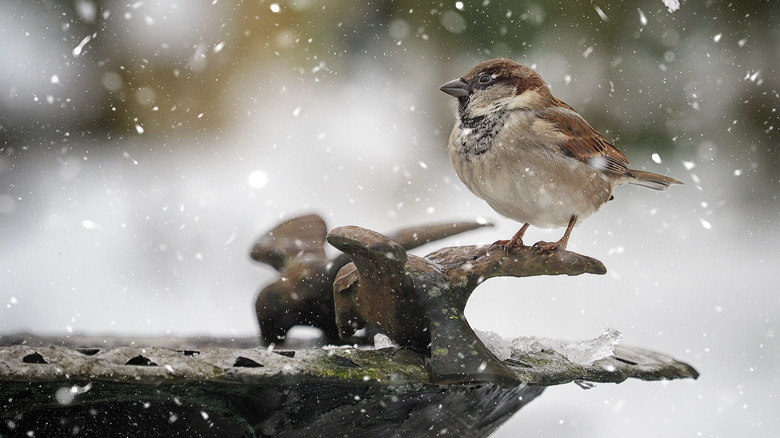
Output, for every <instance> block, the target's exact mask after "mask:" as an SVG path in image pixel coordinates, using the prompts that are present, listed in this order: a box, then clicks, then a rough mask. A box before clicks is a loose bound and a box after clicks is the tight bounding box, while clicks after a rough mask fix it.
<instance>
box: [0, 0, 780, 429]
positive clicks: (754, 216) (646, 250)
mask: <svg viewBox="0 0 780 438" xmlns="http://www.w3.org/2000/svg"><path fill="white" fill-rule="evenodd" d="M666 3H669V4H673V3H675V2H673V1H667V2H666ZM671 9H674V8H669V7H667V5H666V4H665V3H664V2H662V1H661V0H643V1H636V2H635V1H622V2H619V1H613V2H608V1H564V0H561V1H558V2H542V1H528V2H525V1H497V0H484V1H476V2H467V1H462V2H456V1H446V2H438V1H436V2H426V1H422V2H421V1H411V0H409V1H395V2H379V1H373V2H372V1H368V2H339V1H335V0H332V1H314V0H290V1H282V0H279V1H258V0H252V1H239V0H192V1H182V0H156V1H153V0H149V1H119V0H48V1H45V0H40V1H32V0H19V1H14V0H3V1H2V2H0V53H2V54H3V61H2V63H1V64H0V65H1V66H2V67H0V235H1V236H2V240H0V245H2V246H0V304H1V306H0V332H2V333H11V332H17V331H31V332H34V333H37V334H54V335H61V336H68V335H69V334H77V333H85V334H96V335H99V334H145V335H157V336H161V337H162V336H179V335H199V334H205V335H215V336H252V335H255V334H256V333H257V328H256V326H255V324H256V322H255V316H254V311H253V303H254V299H255V295H256V293H257V290H258V288H259V287H260V286H261V285H262V284H264V283H266V282H268V281H270V279H271V278H272V276H273V272H272V271H271V270H270V268H268V267H265V266H261V265H259V264H256V263H253V262H251V261H250V260H249V257H248V252H249V249H250V247H251V246H252V244H253V243H254V240H255V239H256V238H257V237H258V236H259V235H260V234H261V233H263V232H265V230H267V229H269V228H271V227H273V226H274V225H276V224H277V223H278V222H279V221H281V220H284V219H288V218H290V217H292V216H295V215H298V214H301V213H308V212H318V213H320V214H321V215H323V216H324V217H325V218H326V220H327V222H328V225H329V227H335V226H340V225H347V224H355V225H360V226H363V227H367V228H372V229H375V230H377V231H389V230H392V229H395V228H398V227H401V226H409V225H414V224H421V223H427V222H441V221H448V220H462V219H474V218H476V217H482V218H485V219H487V220H490V221H492V222H494V223H495V224H496V225H497V227H496V228H492V229H487V230H484V231H479V232H474V233H470V234H464V235H461V236H458V237H456V238H451V239H449V240H447V241H443V242H440V243H438V244H435V245H429V246H428V247H423V248H421V249H420V250H419V251H417V252H418V253H420V254H425V253H427V252H429V251H431V250H433V249H435V248H437V247H439V246H442V245H455V244H474V243H489V242H492V241H494V240H496V239H499V238H509V237H510V236H511V235H512V234H513V233H514V232H515V231H516V230H517V227H518V224H516V223H514V222H512V221H510V220H507V219H503V218H500V217H498V216H497V215H496V214H495V213H494V212H493V211H492V210H491V209H490V208H489V207H487V205H486V204H484V203H483V202H482V201H481V200H479V199H477V198H475V197H474V196H473V195H471V194H470V193H469V192H468V191H467V190H466V189H465V188H464V187H463V186H462V185H461V183H460V182H459V181H458V179H457V176H456V175H455V173H454V171H453V170H452V168H451V165H450V163H449V160H448V158H447V154H446V151H445V148H446V142H447V135H448V133H449V130H450V129H451V126H452V123H453V120H454V100H453V99H452V98H450V97H448V96H446V95H445V94H444V93H441V92H440V91H439V90H438V87H439V85H441V84H442V83H444V82H445V81H448V80H450V79H453V78H456V77H459V76H460V75H461V74H463V73H464V72H465V71H466V70H467V69H468V68H470V67H471V66H472V65H473V64H475V63H477V62H479V61H481V60H484V59H488V58H492V57H496V56H506V57H511V58H513V59H515V60H518V61H519V62H521V63H524V64H526V65H528V66H531V67H533V68H535V69H537V71H539V72H540V74H541V75H542V77H543V78H544V79H545V80H547V81H548V82H549V84H550V86H551V87H552V89H553V93H554V94H555V95H556V96H557V97H559V98H561V99H563V100H564V101H566V102H567V103H568V104H570V105H572V106H573V107H574V108H576V109H577V110H578V111H580V112H581V113H582V114H583V115H584V116H585V117H586V118H587V119H588V120H589V121H590V122H591V123H592V124H593V125H594V126H595V127H596V128H597V129H599V130H600V131H601V132H602V133H604V134H605V135H606V136H607V137H608V138H611V139H613V140H615V144H616V146H617V147H618V148H620V149H621V150H622V151H623V152H625V154H626V155H627V156H628V157H629V159H630V160H631V163H632V167H636V168H639V169H647V170H651V171H654V172H660V173H665V174H668V175H670V176H674V177H676V178H678V179H680V180H682V181H684V182H685V184H686V185H685V186H683V187H672V188H671V189H670V190H669V191H667V192H664V193H657V192H653V191H650V190H645V189H642V188H632V187H623V188H620V189H618V191H617V192H616V194H615V198H616V199H615V201H613V202H611V203H609V204H608V205H606V206H605V207H604V208H603V209H602V210H601V211H600V212H599V213H598V214H596V215H594V216H593V217H591V218H589V219H588V220H586V221H584V222H583V223H582V224H581V226H579V227H578V228H577V229H576V230H575V231H574V233H573V235H572V240H571V241H570V244H569V249H571V250H574V251H577V252H580V253H583V254H587V255H590V256H594V257H597V258H599V259H601V260H602V261H603V262H604V263H605V264H606V266H607V268H608V269H609V273H608V274H607V275H606V276H604V277H596V276H591V277H586V276H581V277H576V278H557V277H551V278H532V279H512V278H509V279H494V280H491V281H489V282H487V283H486V284H484V285H483V286H481V287H480V288H479V289H478V290H477V292H476V293H475V294H474V295H473V296H472V299H471V301H470V302H469V305H468V308H467V317H468V318H469V321H470V322H471V323H472V325H473V326H474V327H476V328H478V329H481V330H486V331H492V332H496V333H498V334H499V335H501V336H503V337H504V338H507V339H511V338H513V337H517V336H521V335H538V336H544V337H554V338H564V339H571V340H577V339H587V338H595V337H596V336H598V335H599V334H601V332H602V330H604V329H606V328H615V329H618V330H620V331H621V332H622V333H623V343H625V344H631V345H638V346H644V347H648V348H652V349H655V350H658V351H661V352H665V353H669V354H671V355H673V356H676V357H677V358H679V359H681V360H684V361H688V362H689V363H691V364H692V365H694V366H695V367H696V368H697V369H698V370H699V371H700V372H701V374H702V376H701V377H700V378H699V380H698V381H695V382H694V381H681V382H669V383H646V382H633V381H630V382H626V383H623V384H620V385H598V386H597V387H596V388H594V389H591V390H589V391H584V390H582V389H580V388H579V387H577V386H576V385H565V386H562V387H555V388H550V389H549V390H548V392H547V393H546V394H545V396H544V397H541V398H540V399H539V400H538V401H535V402H534V403H531V404H530V405H529V406H528V407H527V408H525V409H524V410H523V411H521V412H520V413H519V414H517V415H516V416H515V417H514V418H513V419H512V420H510V421H509V422H508V423H507V424H505V425H504V426H503V427H502V428H501V429H500V430H499V431H498V432H497V433H496V434H495V436H497V437H512V436H517V435H520V434H522V435H523V436H537V437H569V436H570V437H625V436H633V437H658V436H674V437H679V436H691V437H693V436H704V437H721V436H722V437H725V436H753V437H760V436H766V437H769V436H777V434H778V433H780V417H779V416H778V415H777V413H778V412H780V392H778V390H780V382H779V381H778V379H780V350H778V341H777V335H776V331H777V329H778V325H779V324H780V292H779V290H780V286H778V285H780V239H779V238H778V231H780V225H778V218H779V217H780V216H779V213H780V201H778V183H779V182H780V146H778V143H779V142H778V140H780V136H779V135H778V125H779V124H780V117H779V116H778V111H777V109H778V107H780V97H779V95H778V91H779V90H780V79H779V76H778V70H779V69H780V26H778V23H780V3H778V2H776V1H756V2H733V3H728V2H715V1H704V2H692V1H687V2H686V1H683V2H682V3H681V5H680V8H679V10H676V11H672V10H671ZM561 233H562V230H552V231H546V230H539V229H535V228H531V230H530V231H529V233H528V234H527V236H528V237H527V239H528V241H529V242H533V241H536V240H540V239H557V238H558V237H560V234H561Z"/></svg>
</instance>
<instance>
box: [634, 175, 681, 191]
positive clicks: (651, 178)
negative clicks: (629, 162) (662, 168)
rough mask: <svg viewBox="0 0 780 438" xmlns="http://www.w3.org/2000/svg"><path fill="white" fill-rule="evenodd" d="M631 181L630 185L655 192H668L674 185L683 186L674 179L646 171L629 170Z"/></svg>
mask: <svg viewBox="0 0 780 438" xmlns="http://www.w3.org/2000/svg"><path fill="white" fill-rule="evenodd" d="M629 172H630V174H631V179H629V181H628V183H629V184H634V185H637V186H642V187H647V188H651V189H653V190H666V189H667V188H668V187H669V186H670V185H672V184H682V183H681V182H680V181H677V180H676V179H674V178H670V177H668V176H664V175H658V174H657V173H653V172H645V171H644V170H629Z"/></svg>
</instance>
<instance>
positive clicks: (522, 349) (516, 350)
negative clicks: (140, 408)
mask: <svg viewBox="0 0 780 438" xmlns="http://www.w3.org/2000/svg"><path fill="white" fill-rule="evenodd" d="M622 338H623V334H622V333H620V331H618V330H615V329H611V328H608V329H606V330H604V332H603V333H602V334H601V336H599V337H597V338H596V339H591V340H586V341H579V342H577V341H562V340H557V339H547V338H537V337H533V336H530V337H520V338H516V339H514V340H513V341H512V346H511V351H512V354H520V353H539V352H542V351H545V350H552V351H555V352H556V353H558V354H561V355H562V356H564V357H566V359H568V360H569V361H571V362H573V363H576V364H580V365H593V362H595V361H597V360H600V359H604V358H605V357H609V356H612V355H613V354H615V346H616V345H618V344H620V340H621V339H622Z"/></svg>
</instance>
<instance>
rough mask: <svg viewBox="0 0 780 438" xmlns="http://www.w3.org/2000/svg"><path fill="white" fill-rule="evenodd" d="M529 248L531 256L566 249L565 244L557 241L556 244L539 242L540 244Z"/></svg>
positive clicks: (537, 243)
mask: <svg viewBox="0 0 780 438" xmlns="http://www.w3.org/2000/svg"><path fill="white" fill-rule="evenodd" d="M531 248H532V250H531V253H532V254H541V253H543V252H547V251H549V252H552V251H556V250H558V249H560V250H564V249H566V242H561V241H558V242H544V241H540V242H536V243H534V244H533V246H532V247H531Z"/></svg>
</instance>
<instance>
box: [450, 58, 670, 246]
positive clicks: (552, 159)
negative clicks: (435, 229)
mask: <svg viewBox="0 0 780 438" xmlns="http://www.w3.org/2000/svg"><path fill="white" fill-rule="evenodd" d="M439 89H440V90H441V91H443V92H445V93H447V94H449V95H450V96H453V97H455V98H457V99H458V108H457V116H456V120H455V126H454V127H453V128H452V132H451V133H450V137H449V142H448V147H447V149H448V153H449V157H450V161H451V162H452V165H453V167H454V168H455V172H456V173H457V174H458V177H459V178H460V180H461V181H462V182H463V184H465V185H466V187H468V189H469V190H470V191H471V192H472V193H473V194H475V195H476V196H478V197H480V198H482V199H483V200H485V201H486V202H487V203H488V205H489V206H490V207H491V208H493V210H495V211H496V212H497V213H499V214H501V215H502V216H505V217H507V218H510V219H513V220H516V221H518V222H520V223H522V224H523V226H522V227H521V228H520V230H519V231H518V232H517V233H515V235H514V236H512V238H511V239H509V240H499V241H497V242H495V243H494V244H493V245H491V247H493V246H503V247H504V249H505V251H507V252H508V251H509V250H510V249H512V248H515V247H524V246H525V245H524V244H523V236H524V235H525V232H526V230H527V229H528V227H529V226H530V225H533V226H535V227H539V228H560V227H566V231H565V232H564V234H563V237H561V239H560V240H558V241H557V242H544V241H540V242H537V243H536V244H534V245H533V246H532V248H533V252H535V253H537V252H546V251H554V250H557V249H560V250H564V249H566V246H567V244H568V241H569V237H570V235H571V232H572V229H573V228H574V226H575V224H577V222H578V221H581V220H582V219H585V218H586V217H588V216H590V215H592V214H593V213H595V212H596V211H597V210H598V209H599V208H600V207H601V206H602V205H604V204H605V203H606V202H607V201H609V200H611V199H613V196H612V191H613V189H614V188H615V187H617V186H620V185H624V184H634V185H638V186H643V187H648V188H651V189H655V190H666V189H667V188H668V187H669V186H670V185H672V184H682V182H680V181H678V180H676V179H674V178H671V177H668V176H664V175H658V174H655V173H652V172H647V171H643V170H635V169H629V168H628V164H629V163H628V159H627V158H626V156H625V155H623V154H622V153H621V152H620V151H619V150H618V149H617V148H615V147H614V146H613V145H612V144H611V143H610V142H609V141H608V140H607V139H606V138H605V137H604V136H603V135H601V134H600V133H599V132H598V131H596V129H594V128H593V127H592V126H591V125H590V123H588V121H587V120H585V119H584V118H583V117H582V116H581V115H580V114H579V113H578V112H577V111H575V110H574V109H573V108H572V107H570V106H569V105H567V104H566V103H564V102H563V101H561V100H560V99H558V98H556V97H554V96H553V95H552V93H551V91H550V88H549V86H548V85H547V84H546V83H545V81H544V80H543V79H542V77H541V76H540V75H539V74H538V73H537V72H535V71H534V70H532V69H530V68H528V67H526V66H524V65H521V64H520V63H518V62H516V61H514V60H511V59H506V58H496V59H491V60H487V61H483V62H481V63H479V64H477V65H476V66H474V67H473V68H471V70H469V71H468V72H467V73H466V74H465V75H463V76H462V77H460V78H458V79H454V80H452V81H449V82H447V83H445V84H444V85H442V86H441V87H440V88H439Z"/></svg>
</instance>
